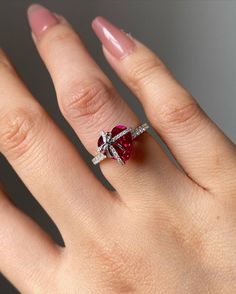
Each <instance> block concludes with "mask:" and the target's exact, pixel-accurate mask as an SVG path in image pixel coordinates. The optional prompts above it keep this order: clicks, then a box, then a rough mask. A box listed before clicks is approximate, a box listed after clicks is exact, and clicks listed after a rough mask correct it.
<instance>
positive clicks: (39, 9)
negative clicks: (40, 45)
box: [28, 4, 59, 38]
mask: <svg viewBox="0 0 236 294" xmlns="http://www.w3.org/2000/svg"><path fill="white" fill-rule="evenodd" d="M28 19H29V24H30V27H31V30H32V32H33V34H34V36H35V37H36V38H38V37H40V35H41V34H42V33H43V32H44V31H45V30H47V29H48V28H49V27H52V26H54V25H56V24H57V23H58V22H59V21H58V19H57V18H56V16H55V15H54V14H53V13H52V12H50V11H49V10H48V9H47V8H45V7H43V6H41V5H39V4H32V5H31V6H30V7H29V8H28Z"/></svg>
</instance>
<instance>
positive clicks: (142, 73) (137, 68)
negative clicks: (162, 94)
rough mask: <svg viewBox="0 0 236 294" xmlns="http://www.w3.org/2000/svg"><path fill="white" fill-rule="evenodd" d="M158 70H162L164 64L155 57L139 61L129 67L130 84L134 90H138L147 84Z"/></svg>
mask: <svg viewBox="0 0 236 294" xmlns="http://www.w3.org/2000/svg"><path fill="white" fill-rule="evenodd" d="M159 68H164V64H163V63H162V62H161V61H160V60H159V59H158V58H157V57H156V56H155V55H153V56H148V57H146V58H142V59H140V60H139V61H137V62H136V63H134V64H133V66H131V67H130V69H129V72H128V77H129V79H130V82H131V84H132V85H133V86H134V87H135V88H139V85H141V86H143V85H144V84H148V83H149V82H150V81H151V80H152V78H153V74H154V73H155V72H156V71H157V70H158V69H159Z"/></svg>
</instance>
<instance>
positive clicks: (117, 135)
mask: <svg viewBox="0 0 236 294" xmlns="http://www.w3.org/2000/svg"><path fill="white" fill-rule="evenodd" d="M148 128H149V125H148V124H147V123H144V124H142V125H140V126H138V127H136V128H134V129H133V128H128V127H126V126H124V125H117V126H115V127H114V128H113V129H112V130H111V131H110V132H104V131H102V132H101V136H100V137H99V139H98V148H97V155H96V156H95V157H94V158H93V159H92V162H93V164H98V163H99V162H101V161H102V160H104V159H105V158H112V159H115V160H117V162H118V163H119V164H125V162H126V161H127V160H128V159H129V158H130V157H131V155H132V150H133V148H132V145H133V140H134V139H135V138H136V137H138V136H139V135H141V134H142V133H144V132H145V131H146V130H147V129H148Z"/></svg>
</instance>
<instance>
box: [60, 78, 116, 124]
mask: <svg viewBox="0 0 236 294" xmlns="http://www.w3.org/2000/svg"><path fill="white" fill-rule="evenodd" d="M114 96H115V91H114V89H113V87H112V86H111V85H105V84H103V83H102V82H101V81H99V80H94V81H91V80H82V81H79V82H78V81H77V82H75V83H72V85H71V86H70V87H69V89H68V90H67V91H65V93H64V94H63V95H62V97H61V99H59V100H60V101H61V110H62V113H63V114H64V115H65V116H66V117H67V118H68V119H70V120H77V119H80V118H85V119H86V120H87V118H89V119H93V118H96V119H97V120H98V119H99V117H101V116H102V112H103V111H102V110H103V108H104V106H105V105H106V104H107V102H108V101H110V100H111V99H112V98H113V97H114Z"/></svg>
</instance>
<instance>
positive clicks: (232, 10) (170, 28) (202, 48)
mask: <svg viewBox="0 0 236 294" xmlns="http://www.w3.org/2000/svg"><path fill="white" fill-rule="evenodd" d="M30 3H31V1H27V0H0V42H1V47H3V48H4V49H5V50H6V52H7V53H8V55H9V56H10V58H11V59H12V61H13V63H14V64H15V66H16V68H17V70H18V71H19V73H20V74H21V76H22V78H23V79H24V81H25V82H26V84H27V85H28V87H29V88H30V89H31V91H32V92H33V93H34V95H35V96H36V97H37V99H38V100H39V101H40V102H41V104H42V105H43V106H44V107H45V108H46V109H47V111H48V112H49V113H50V114H51V116H52V117H54V119H55V120H56V121H57V123H58V124H59V125H60V126H61V128H63V129H64V131H65V132H67V134H68V135H69V136H70V138H71V140H73V142H74V143H75V144H76V145H77V146H78V148H79V149H80V151H81V152H82V153H83V154H84V156H85V157H86V158H88V159H89V158H90V157H89V156H88V154H87V153H86V151H85V150H84V149H83V147H82V146H81V145H80V143H79V141H78V140H77V139H76V137H75V135H74V133H73V132H72V130H71V129H70V127H69V126H68V125H67V124H66V122H65V121H64V120H63V118H62V117H61V115H60V113H59V111H58V108H57V104H56V99H55V94H54V89H53V85H52V83H51V80H50V78H49V75H48V73H47V71H46V69H45V68H44V66H43V64H42V62H41V61H40V59H39V56H38V54H37V53H36V50H35V48H34V45H33V43H32V41H31V37H30V30H29V28H28V25H27V22H26V16H25V10H26V7H27V6H28V5H29V4H30ZM40 3H41V4H44V5H47V6H48V7H49V8H51V9H52V10H53V11H56V12H58V13H60V14H63V15H64V16H66V17H67V18H68V19H69V20H70V21H71V23H72V24H73V25H74V27H75V28H76V29H77V30H78V31H79V33H80V35H81V38H82V39H83V40H84V42H85V43H86V45H87V47H88V50H89V51H90V52H91V54H92V55H93V56H94V58H95V59H96V60H97V62H98V63H99V64H100V65H101V67H102V68H103V69H104V71H105V72H106V73H108V74H109V76H110V77H111V79H112V80H113V81H114V83H115V85H116V86H117V87H118V89H119V91H120V92H121V93H122V95H123V97H125V98H126V99H127V100H128V102H129V103H130V104H131V105H132V106H133V107H134V108H135V109H136V111H137V112H138V113H139V115H140V116H143V113H142V110H141V108H140V106H139V104H138V103H137V102H136V101H135V98H134V97H133V96H132V95H131V93H130V92H129V91H128V90H127V89H126V88H125V87H124V85H123V84H122V83H121V82H120V81H119V80H118V79H117V77H116V76H115V74H114V73H113V72H112V71H111V69H110V68H109V66H108V64H107V63H106V62H105V59H104V58H103V56H102V52H101V47H100V44H99V42H98V40H97V39H96V37H95V35H94V34H93V32H92V30H91V27H90V22H91V21H92V19H93V18H94V17H95V16H96V15H103V16H106V17H107V18H108V19H110V20H112V21H113V22H114V23H116V24H118V25H120V26H121V27H122V28H123V29H124V30H125V31H127V32H130V33H131V34H132V35H134V36H135V37H136V38H138V39H139V40H141V41H143V42H144V43H146V44H147V45H148V46H150V47H151V48H152V49H153V50H154V51H156V52H157V53H158V54H159V55H160V56H161V57H162V58H163V59H164V60H165V62H166V63H167V64H168V66H169V67H170V68H171V69H172V71H173V72H174V74H175V75H176V77H177V78H178V80H179V81H181V83H182V84H184V85H185V87H187V88H188V89H189V90H190V91H191V92H192V94H193V95H194V96H195V97H196V98H197V100H198V101H199V103H200V105H201V106H202V107H203V108H204V109H205V110H206V112H207V113H208V114H209V116H210V117H211V118H212V119H214V121H215V122H216V123H217V124H218V125H219V126H220V127H221V128H222V129H223V130H224V131H225V133H226V134H227V135H228V136H229V137H230V138H231V139H232V140H233V141H236V128H235V127H236V123H235V111H236V99H235V94H236V50H235V45H236V1H234V0H232V1H226V0H225V1H224V0H222V1H216V0H212V1H204V0H192V1H191V0H188V1H181V0H172V1H168V0H162V1H158V0H153V1H152V0H143V1H142V0H94V1H92V0H74V1H73V0H66V1H56V0H54V1H53V0H48V1H41V2H40ZM58 62H59V61H58ZM9 103H10V102H9ZM0 127H1V126H0ZM0 171H1V173H0V177H1V181H2V182H3V183H4V184H5V186H6V188H7V191H8V193H9V194H10V195H11V197H12V199H13V200H14V202H15V203H16V204H17V205H18V206H19V207H20V208H21V209H23V210H24V211H25V212H26V213H27V214H29V215H31V216H32V217H33V218H34V219H35V220H36V221H37V222H38V223H39V224H40V225H41V226H42V227H43V228H44V229H45V230H46V231H47V232H49V233H50V234H51V235H52V236H53V238H54V239H55V240H56V241H57V242H59V243H60V244H62V240H61V237H60V234H59V233H58V231H57V229H56V228H55V226H54V224H53V223H52V221H51V220H50V219H49V218H48V216H47V215H46V213H45V212H44V211H43V210H42V209H41V208H40V206H39V205H38V203H37V202H36V201H35V200H34V198H33V197H32V196H31V195H30V193H29V192H28V191H27V189H26V188H25V187H24V185H23V184H22V182H21V181H20V179H19V178H18V177H17V176H16V174H15V173H14V171H13V170H12V169H11V168H10V166H9V165H8V164H7V163H6V161H5V159H4V158H2V157H1V158H0ZM98 176H99V177H100V178H101V179H102V177H101V175H100V174H98ZM0 220H1V216H0ZM0 225H1V224H0ZM0 263H1V261H0ZM2 293H4V294H5V293H7V294H8V293H17V291H16V290H14V288H13V287H12V286H11V285H10V284H9V283H8V282H7V281H5V280H4V278H3V277H0V294H2Z"/></svg>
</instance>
